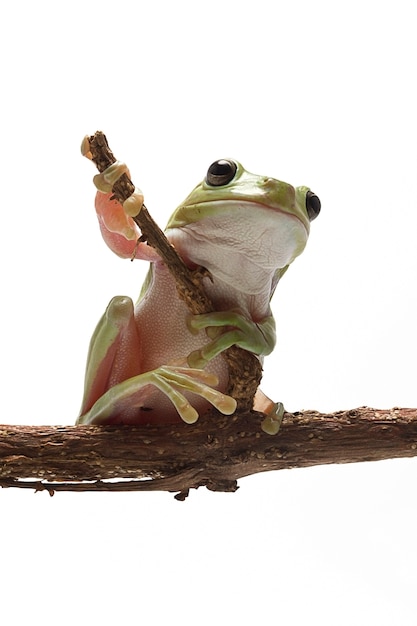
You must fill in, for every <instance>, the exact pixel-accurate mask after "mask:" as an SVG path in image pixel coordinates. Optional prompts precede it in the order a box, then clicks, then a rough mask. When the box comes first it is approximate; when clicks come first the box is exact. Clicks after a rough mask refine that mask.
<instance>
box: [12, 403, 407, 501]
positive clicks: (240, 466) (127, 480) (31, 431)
mask: <svg viewBox="0 0 417 626" xmlns="http://www.w3.org/2000/svg"><path fill="white" fill-rule="evenodd" d="M262 418H263V416H262V415H261V414H256V413H242V414H236V415H234V416H231V417H225V416H222V415H219V414H211V415H206V416H203V417H201V418H200V419H199V420H198V422H196V424H193V425H187V424H184V423H178V424H177V425H175V426H163V427H161V426H158V427H156V426H155V427H154V426H142V427H137V426H11V425H3V426H0V485H1V486H2V487H22V488H34V489H36V490H42V489H48V490H49V492H50V493H51V494H52V493H53V492H54V491H87V490H96V491H97V490H106V491H110V490H115V491H146V490H149V491H156V490H162V491H176V492H178V493H177V495H176V497H177V498H178V499H183V498H185V497H186V495H187V494H188V491H189V489H191V488H198V487H201V486H206V487H207V488H208V489H211V490H213V491H235V490H236V489H237V480H238V479H239V478H242V477H244V476H248V475H251V474H256V473H258V472H266V471H272V470H279V469H289V468H293V467H308V466H312V465H323V464H329V463H353V462H359V461H378V460H382V459H391V458H395V457H412V456H416V454H417V452H416V450H417V409H405V408H393V409H390V410H381V409H371V408H367V407H361V408H358V409H353V410H349V411H339V412H337V413H334V414H329V415H325V414H321V413H317V412H315V411H305V412H303V413H286V414H285V415H284V419H283V423H282V427H281V430H280V432H279V433H278V435H275V436H271V435H267V434H266V433H264V432H263V431H262V430H261V428H260V422H261V420H262Z"/></svg>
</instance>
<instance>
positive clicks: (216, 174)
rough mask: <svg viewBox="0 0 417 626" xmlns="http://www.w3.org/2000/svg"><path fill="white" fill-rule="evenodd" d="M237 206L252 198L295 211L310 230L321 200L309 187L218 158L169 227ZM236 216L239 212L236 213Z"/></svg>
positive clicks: (283, 210)
mask: <svg viewBox="0 0 417 626" xmlns="http://www.w3.org/2000/svg"><path fill="white" fill-rule="evenodd" d="M225 202H227V205H228V207H230V209H232V207H233V210H238V208H239V205H240V204H241V203H242V202H249V203H251V204H253V205H254V208H255V205H259V206H261V207H262V206H263V207H266V208H268V209H272V210H274V211H277V212H281V213H285V214H288V215H293V216H294V217H296V218H297V219H299V220H300V221H301V222H302V224H304V226H305V229H306V231H307V233H308V232H309V231H310V222H312V221H313V220H314V219H315V218H316V217H317V215H318V214H319V212H320V200H319V198H318V197H317V196H316V195H315V194H314V193H313V192H312V191H310V189H309V188H308V187H293V186H292V185H289V184H288V183H284V182H282V181H280V180H276V179H275V178H270V177H268V176H258V175H256V174H251V173H250V172H247V171H246V170H245V169H244V168H243V166H242V165H241V164H240V163H238V162H237V161H234V160H232V159H221V160H219V161H215V162H214V163H212V164H211V165H210V167H209V168H208V170H207V174H206V177H205V179H204V180H203V181H202V182H201V183H200V184H199V185H197V187H195V188H194V189H193V191H192V192H191V193H190V195H189V196H188V197H187V198H186V199H185V200H184V202H183V203H182V204H181V205H180V206H179V207H178V209H177V210H176V211H175V212H174V214H173V215H172V216H171V218H170V221H169V223H168V225H167V227H168V228H181V227H182V226H186V225H187V224H190V223H192V222H198V221H199V220H200V219H202V218H204V217H206V216H208V215H214V214H216V213H219V212H223V211H224V204H225ZM236 217H237V216H236Z"/></svg>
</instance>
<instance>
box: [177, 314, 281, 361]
mask: <svg viewBox="0 0 417 626" xmlns="http://www.w3.org/2000/svg"><path fill="white" fill-rule="evenodd" d="M187 325H188V327H189V329H190V331H191V332H198V331H199V330H201V329H203V328H205V329H206V330H207V334H208V336H209V337H210V338H211V339H212V341H210V342H208V343H207V344H206V345H204V346H203V347H202V348H201V349H200V350H195V351H194V352H192V353H191V354H190V355H189V356H188V359H187V360H188V365H189V366H190V367H205V366H206V365H207V363H208V362H209V361H211V359H213V358H214V357H216V356H217V355H218V354H220V353H221V352H223V351H224V350H227V348H230V347H231V346H233V345H236V346H239V347H240V348H243V349H244V350H248V352H253V353H254V354H257V355H258V356H264V355H267V354H270V352H272V350H273V348H274V346H275V339H276V337H275V321H274V318H273V317H272V315H270V316H267V317H265V318H264V319H263V320H261V321H260V322H254V321H252V320H251V319H248V318H247V317H245V316H244V315H242V314H241V313H239V312H238V311H220V312H213V313H206V314H202V315H192V316H190V317H189V319H188V324H187ZM219 327H220V328H219ZM221 327H223V328H225V327H226V330H225V331H224V332H221Z"/></svg>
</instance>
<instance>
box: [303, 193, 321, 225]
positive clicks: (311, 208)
mask: <svg viewBox="0 0 417 626" xmlns="http://www.w3.org/2000/svg"><path fill="white" fill-rule="evenodd" d="M320 209H321V202H320V198H319V197H318V196H316V194H315V193H313V192H312V191H307V193H306V210H307V215H308V219H309V220H310V222H312V221H313V220H315V219H316V217H317V215H318V214H319V213H320Z"/></svg>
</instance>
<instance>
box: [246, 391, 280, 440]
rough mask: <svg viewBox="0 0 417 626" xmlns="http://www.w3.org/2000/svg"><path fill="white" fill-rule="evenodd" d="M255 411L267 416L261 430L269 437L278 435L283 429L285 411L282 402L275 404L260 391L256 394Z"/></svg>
mask: <svg viewBox="0 0 417 626" xmlns="http://www.w3.org/2000/svg"><path fill="white" fill-rule="evenodd" d="M253 408H254V410H255V411H260V412H261V413H264V414H265V418H264V419H263V420H262V423H261V428H262V430H263V431H264V433H267V434H268V435H276V434H277V433H278V431H279V429H280V427H281V423H282V418H283V417H284V413H285V409H284V405H283V404H282V402H273V401H272V400H270V399H269V398H268V397H267V396H266V395H265V394H264V393H263V392H262V391H261V390H260V389H258V390H257V392H256V394H255V400H254V403H253Z"/></svg>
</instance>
